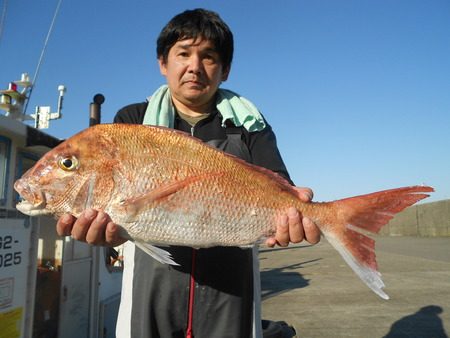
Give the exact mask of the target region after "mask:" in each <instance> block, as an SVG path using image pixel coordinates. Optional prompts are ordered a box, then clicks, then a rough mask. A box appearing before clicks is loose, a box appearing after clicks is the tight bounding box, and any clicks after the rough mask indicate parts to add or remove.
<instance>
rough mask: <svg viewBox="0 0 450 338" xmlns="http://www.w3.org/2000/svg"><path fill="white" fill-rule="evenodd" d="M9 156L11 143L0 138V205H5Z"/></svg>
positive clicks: (6, 139)
mask: <svg viewBox="0 0 450 338" xmlns="http://www.w3.org/2000/svg"><path fill="white" fill-rule="evenodd" d="M10 156H11V141H10V140H9V139H8V138H6V137H3V136H0V205H5V204H6V194H7V192H8V171H9V170H8V166H9V157H10Z"/></svg>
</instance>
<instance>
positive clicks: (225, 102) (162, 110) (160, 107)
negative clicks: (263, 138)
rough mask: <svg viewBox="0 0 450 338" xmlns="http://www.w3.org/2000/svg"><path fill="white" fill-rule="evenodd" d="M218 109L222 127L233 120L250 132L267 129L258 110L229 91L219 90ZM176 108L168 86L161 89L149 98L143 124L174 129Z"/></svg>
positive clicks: (236, 124)
mask: <svg viewBox="0 0 450 338" xmlns="http://www.w3.org/2000/svg"><path fill="white" fill-rule="evenodd" d="M216 107H217V110H218V111H219V113H220V114H221V115H222V126H223V127H225V121H227V120H231V121H232V122H233V123H234V125H235V126H236V127H240V126H243V127H244V128H245V129H247V130H248V131H249V132H254V131H260V130H263V129H264V128H265V127H266V123H265V122H264V118H263V117H262V115H261V113H260V112H259V110H258V108H256V106H255V105H254V104H253V103H252V102H250V101H249V100H247V99H246V98H244V97H242V96H240V95H239V94H236V93H234V92H232V91H230V90H227V89H219V90H218V95H217V102H216ZM174 120H175V107H174V106H173V103H172V97H171V95H170V90H169V87H168V86H167V85H163V86H161V87H159V88H158V89H157V90H156V91H155V92H154V93H153V95H152V96H151V97H149V98H148V106H147V110H146V111H145V116H144V122H143V124H147V125H154V126H165V127H170V128H173V124H174Z"/></svg>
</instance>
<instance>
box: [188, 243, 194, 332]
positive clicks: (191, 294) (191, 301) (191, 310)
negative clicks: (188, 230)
mask: <svg viewBox="0 0 450 338" xmlns="http://www.w3.org/2000/svg"><path fill="white" fill-rule="evenodd" d="M195 254H196V250H195V249H192V267H191V283H190V285H189V310H188V311H189V312H188V327H187V330H186V338H193V334H192V318H193V315H194V292H195V275H194V273H195Z"/></svg>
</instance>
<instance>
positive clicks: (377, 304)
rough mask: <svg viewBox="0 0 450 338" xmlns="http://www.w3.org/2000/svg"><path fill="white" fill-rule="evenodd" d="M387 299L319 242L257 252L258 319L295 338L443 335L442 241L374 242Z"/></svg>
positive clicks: (445, 271) (448, 246) (446, 315)
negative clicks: (286, 327) (278, 324)
mask: <svg viewBox="0 0 450 338" xmlns="http://www.w3.org/2000/svg"><path fill="white" fill-rule="evenodd" d="M376 240H377V245H376V252H377V258H378V265H379V271H380V272H381V273H382V278H383V281H384V283H385V284H386V287H385V289H384V291H385V292H386V293H387V294H388V295H389V296H390V300H383V299H381V298H379V297H378V296H377V295H376V294H375V293H373V292H372V291H371V290H370V289H369V288H368V287H367V286H366V285H365V284H363V282H361V281H360V279H359V278H358V277H357V276H356V275H355V273H354V272H353V271H352V270H351V269H350V268H349V267H348V266H347V264H346V263H345V262H344V260H343V259H342V258H341V257H340V255H339V254H338V253H337V252H336V251H335V250H334V249H333V248H332V247H331V246H330V245H329V244H328V243H327V241H326V240H325V239H322V241H321V242H320V243H319V244H317V245H315V246H310V245H307V244H299V245H292V246H289V247H287V248H276V249H269V248H262V249H261V251H260V264H261V283H262V297H263V301H262V317H263V319H268V320H272V321H285V322H287V323H288V324H290V325H292V326H293V327H294V328H295V330H296V331H297V337H299V338H300V337H301V338H307V337H358V338H361V337H364V338H370V337H388V338H394V337H408V338H411V337H417V338H427V337H448V336H450V237H433V238H424V237H380V236H377V237H376Z"/></svg>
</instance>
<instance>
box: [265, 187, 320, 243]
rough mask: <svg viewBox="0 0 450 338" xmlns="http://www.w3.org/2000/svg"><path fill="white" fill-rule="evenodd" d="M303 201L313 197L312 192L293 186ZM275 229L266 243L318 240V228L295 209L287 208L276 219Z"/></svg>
mask: <svg viewBox="0 0 450 338" xmlns="http://www.w3.org/2000/svg"><path fill="white" fill-rule="evenodd" d="M295 189H296V190H297V191H298V193H299V196H300V199H301V200H302V201H303V202H310V201H311V200H312V198H313V192H312V190H311V189H309V188H298V187H296V188H295ZM276 225H277V231H276V233H275V236H274V237H271V238H268V239H267V241H266V245H267V246H269V247H273V246H275V245H279V246H287V245H288V244H289V242H291V243H300V242H301V241H303V240H306V241H308V242H309V243H311V244H316V243H318V242H319V241H320V230H319V228H318V227H317V225H316V224H314V222H313V221H311V220H310V219H309V218H307V217H302V216H301V215H300V213H299V211H298V210H297V209H295V208H294V207H291V208H289V209H288V210H287V211H286V213H285V214H282V215H280V216H278V217H277V219H276Z"/></svg>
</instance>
